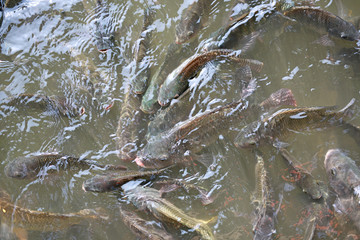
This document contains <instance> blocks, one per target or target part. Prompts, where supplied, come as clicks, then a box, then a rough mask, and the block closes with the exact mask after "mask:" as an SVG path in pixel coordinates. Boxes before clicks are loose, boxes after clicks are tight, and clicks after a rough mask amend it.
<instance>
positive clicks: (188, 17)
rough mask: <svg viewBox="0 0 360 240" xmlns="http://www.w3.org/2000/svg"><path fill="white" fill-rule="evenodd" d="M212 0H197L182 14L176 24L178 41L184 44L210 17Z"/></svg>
mask: <svg viewBox="0 0 360 240" xmlns="http://www.w3.org/2000/svg"><path fill="white" fill-rule="evenodd" d="M211 3H212V1H211V0H196V1H194V2H193V3H192V4H191V5H190V6H189V7H188V8H187V9H185V10H184V11H183V13H182V15H181V18H180V22H179V23H178V24H177V25H176V29H175V32H176V35H175V37H176V40H175V41H176V43H177V44H182V43H184V42H187V41H188V40H189V39H191V38H193V37H194V36H195V35H196V34H197V33H198V32H199V30H200V29H201V27H202V26H203V24H204V22H205V21H206V19H207V18H208V15H209V11H210V9H211Z"/></svg>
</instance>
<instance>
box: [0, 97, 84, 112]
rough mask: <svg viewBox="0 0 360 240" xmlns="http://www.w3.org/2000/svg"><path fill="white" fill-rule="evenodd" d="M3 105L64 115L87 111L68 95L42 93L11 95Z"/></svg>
mask: <svg viewBox="0 0 360 240" xmlns="http://www.w3.org/2000/svg"><path fill="white" fill-rule="evenodd" d="M2 105H3V106H7V107H16V108H18V109H19V110H22V109H23V108H24V107H28V108H33V109H40V110H42V111H49V112H51V113H53V112H55V113H57V114H59V115H61V116H63V117H79V116H81V115H83V114H84V113H85V108H84V107H78V106H77V105H76V104H74V103H72V102H71V101H70V100H69V99H67V98H66V97H61V96H46V95H41V94H20V95H18V96H16V97H10V98H9V99H7V101H6V102H4V103H2Z"/></svg>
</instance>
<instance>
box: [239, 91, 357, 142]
mask: <svg viewBox="0 0 360 240" xmlns="http://www.w3.org/2000/svg"><path fill="white" fill-rule="evenodd" d="M354 102H355V99H354V98H353V99H351V101H350V102H349V103H348V104H347V105H346V106H345V107H344V108H343V109H341V110H339V111H335V110H334V109H335V108H336V107H335V106H330V107H297V108H285V109H280V110H279V111H277V112H275V113H273V114H272V115H270V116H269V117H266V118H265V119H263V120H260V121H255V122H252V123H250V124H248V125H246V126H245V127H243V128H242V129H241V130H240V132H239V134H238V135H237V137H236V138H235V140H234V144H235V146H236V147H238V148H247V147H253V146H255V145H259V144H261V143H263V142H264V141H265V140H268V141H270V142H274V141H275V140H276V139H277V138H279V137H282V136H285V135H288V134H289V133H290V132H291V131H299V130H302V129H305V128H309V127H316V126H327V125H331V124H332V125H334V124H337V123H339V122H341V121H342V119H344V120H346V118H347V117H348V116H349V115H351V114H352V111H353V109H352V108H353V107H352V106H353V105H354Z"/></svg>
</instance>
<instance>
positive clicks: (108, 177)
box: [82, 168, 167, 192]
mask: <svg viewBox="0 0 360 240" xmlns="http://www.w3.org/2000/svg"><path fill="white" fill-rule="evenodd" d="M166 169H167V168H165V169H161V170H158V171H143V172H142V171H131V170H128V171H118V172H113V173H108V174H104V175H96V176H95V177H92V178H90V179H87V180H86V181H85V182H84V183H83V185H82V189H83V190H84V191H85V192H88V191H91V192H108V191H112V190H115V189H116V188H119V187H121V185H123V184H125V183H127V182H129V181H131V180H135V179H138V178H150V177H152V176H155V175H159V174H160V173H162V172H164V171H165V170H166Z"/></svg>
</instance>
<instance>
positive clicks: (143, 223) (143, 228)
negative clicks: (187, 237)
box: [120, 208, 174, 240]
mask: <svg viewBox="0 0 360 240" xmlns="http://www.w3.org/2000/svg"><path fill="white" fill-rule="evenodd" d="M120 216H121V218H122V220H123V222H124V223H125V225H126V226H127V227H128V228H129V229H130V230H131V231H132V232H133V233H134V234H135V235H136V236H137V237H138V238H140V239H149V240H173V239H174V238H173V237H172V236H171V235H170V234H169V233H168V232H167V231H166V230H165V228H164V227H163V226H162V225H158V224H149V221H147V220H145V219H143V218H141V217H139V216H138V215H136V214H135V213H134V212H130V211H126V210H124V209H123V208H120Z"/></svg>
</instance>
